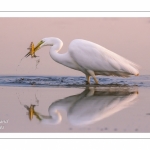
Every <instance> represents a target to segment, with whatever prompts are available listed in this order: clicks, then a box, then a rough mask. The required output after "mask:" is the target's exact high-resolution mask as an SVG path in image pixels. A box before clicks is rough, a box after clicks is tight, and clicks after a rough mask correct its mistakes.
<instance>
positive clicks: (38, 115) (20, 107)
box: [0, 86, 150, 133]
mask: <svg viewBox="0 0 150 150" xmlns="http://www.w3.org/2000/svg"><path fill="white" fill-rule="evenodd" d="M149 95H150V88H149V87H96V88H94V87H90V88H85V87H80V88H74V87H72V88H54V87H49V88H47V87H44V88H40V87H9V86H0V101H1V105H0V132H5V133H6V132H9V133H15V132H22V133H24V132H27V133H35V132H36V133H44V132H47V133H48V132H49V133H51V132H57V133H62V132H63V133H68V132H75V133H80V132H88V133H89V132H94V133H101V132H102V133H106V132H108V133H118V132H121V133H133V132H137V133H140V132H150V126H149V121H150V100H149V97H150V96H149ZM33 105H35V106H34V112H33V111H30V112H29V109H30V106H33ZM29 114H30V115H29Z"/></svg>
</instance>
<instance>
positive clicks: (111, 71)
mask: <svg viewBox="0 0 150 150" xmlns="http://www.w3.org/2000/svg"><path fill="white" fill-rule="evenodd" d="M69 54H70V55H71V57H72V58H73V59H74V61H75V62H76V63H77V64H78V65H79V66H81V67H82V68H84V69H85V70H93V71H94V72H95V74H102V75H116V76H126V75H129V74H132V75H137V74H139V71H138V70H137V66H136V65H135V64H134V63H132V62H131V61H129V60H127V59H125V58H123V57H121V56H119V55H118V54H115V53H114V52H111V51H110V50H107V49H106V48H104V47H102V46H100V45H98V44H95V43H92V42H89V41H85V40H81V39H77V40H73V41H72V42H71V44H70V45H69Z"/></svg>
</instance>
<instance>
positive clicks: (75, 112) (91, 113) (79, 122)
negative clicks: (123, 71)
mask: <svg viewBox="0 0 150 150" xmlns="http://www.w3.org/2000/svg"><path fill="white" fill-rule="evenodd" d="M137 96H138V89H136V88H133V89H130V88H128V87H126V88H124V87H119V88H118V87H112V88H109V87H107V88H99V89H95V88H93V87H90V88H87V89H85V90H84V91H83V92H82V93H80V94H77V95H72V96H69V97H66V98H64V99H61V100H58V101H55V102H53V103H52V104H51V105H50V106H49V108H48V112H49V116H44V115H42V114H40V113H38V115H39V118H41V123H44V124H49V125H56V124H60V123H61V121H62V118H63V117H62V115H61V113H60V112H61V111H65V112H66V114H67V120H68V122H69V123H70V124H72V125H74V126H84V125H88V124H93V123H96V122H98V121H100V120H102V119H104V118H107V117H110V116H111V115H113V114H115V113H117V112H119V111H121V110H122V109H124V108H127V107H129V106H130V105H132V104H134V103H135V102H136V100H137V99H136V98H137Z"/></svg>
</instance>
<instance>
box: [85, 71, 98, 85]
mask: <svg viewBox="0 0 150 150" xmlns="http://www.w3.org/2000/svg"><path fill="white" fill-rule="evenodd" d="M87 72H88V73H89V74H90V75H91V76H92V77H93V79H94V81H95V83H96V84H99V83H98V80H97V79H96V77H95V73H94V71H92V70H87Z"/></svg>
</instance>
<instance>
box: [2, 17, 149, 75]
mask: <svg viewBox="0 0 150 150" xmlns="http://www.w3.org/2000/svg"><path fill="white" fill-rule="evenodd" d="M45 37H58V38H60V39H61V40H62V41H63V43H64V46H63V48H62V50H61V51H60V53H64V52H66V51H67V50H68V45H69V43H70V42H71V41H72V40H73V39H77V38H78V39H85V40H89V41H92V42H95V43H97V44H99V45H101V46H103V47H105V48H107V49H109V50H111V51H113V52H115V53H117V54H119V55H121V56H123V57H125V58H127V59H129V60H131V61H133V62H135V63H136V64H138V65H139V66H140V67H141V69H140V74H141V75H147V74H150V67H149V64H150V50H149V48H150V41H149V40H150V18H0V39H1V41H0V43H1V48H0V70H1V73H0V75H37V76H38V75H56V76H61V75H65V76H66V75H69V76H79V75H82V76H83V75H84V74H83V73H81V72H79V71H76V70H73V69H70V68H67V67H65V66H63V65H61V64H58V63H57V62H55V61H54V60H52V58H51V57H50V56H49V49H50V47H44V48H42V49H41V50H39V51H38V52H37V53H36V54H37V55H38V56H40V63H39V65H38V69H36V70H35V66H36V59H31V57H29V58H25V59H24V60H23V61H22V62H21V64H20V67H19V68H18V70H17V71H16V68H17V65H18V64H19V61H20V59H21V58H22V57H23V56H24V55H25V54H26V53H27V52H28V50H27V48H28V47H29V45H30V43H31V42H34V44H35V45H36V44H37V43H38V42H39V41H40V40H41V39H42V38H45Z"/></svg>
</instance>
